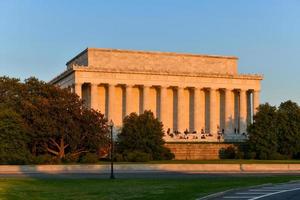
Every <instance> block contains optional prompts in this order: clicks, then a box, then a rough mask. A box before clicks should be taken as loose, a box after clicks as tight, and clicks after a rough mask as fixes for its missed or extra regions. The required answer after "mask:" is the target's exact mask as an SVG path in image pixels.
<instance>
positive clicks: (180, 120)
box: [177, 87, 186, 133]
mask: <svg viewBox="0 0 300 200" xmlns="http://www.w3.org/2000/svg"><path fill="white" fill-rule="evenodd" d="M185 128H186V127H184V88H183V87H178V89H177V130H178V131H179V132H181V133H183V132H184V130H185Z"/></svg>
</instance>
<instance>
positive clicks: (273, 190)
mask: <svg viewBox="0 0 300 200" xmlns="http://www.w3.org/2000/svg"><path fill="white" fill-rule="evenodd" d="M249 191H251V192H276V191H280V190H278V189H251V190H249Z"/></svg>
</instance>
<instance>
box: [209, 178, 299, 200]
mask: <svg viewBox="0 0 300 200" xmlns="http://www.w3.org/2000/svg"><path fill="white" fill-rule="evenodd" d="M210 199H211V200H217V199H218V200H222V199H223V200H225V199H227V200H235V199H240V200H256V199H259V200H300V182H290V183H285V184H277V185H265V186H261V187H256V188H248V189H242V190H234V191H231V192H226V193H224V194H222V195H219V196H217V197H214V198H210Z"/></svg>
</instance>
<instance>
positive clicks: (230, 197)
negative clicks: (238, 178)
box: [223, 196, 253, 199]
mask: <svg viewBox="0 0 300 200" xmlns="http://www.w3.org/2000/svg"><path fill="white" fill-rule="evenodd" d="M252 197H253V196H227V197H223V199H250V198H252Z"/></svg>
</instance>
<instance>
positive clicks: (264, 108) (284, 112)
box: [248, 101, 300, 159]
mask: <svg viewBox="0 0 300 200" xmlns="http://www.w3.org/2000/svg"><path fill="white" fill-rule="evenodd" d="M248 133H249V141H248V144H249V151H250V152H252V153H255V154H256V156H255V157H256V158H258V159H286V158H289V159H292V158H299V157H300V143H299V140H300V107H299V106H298V105H297V103H295V102H292V101H286V102H283V103H281V104H280V106H279V107H278V108H276V107H275V106H271V105H269V104H267V103H266V104H263V105H260V106H259V108H258V112H257V114H256V115H255V116H254V123H253V124H251V125H250V126H249V127H248Z"/></svg>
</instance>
